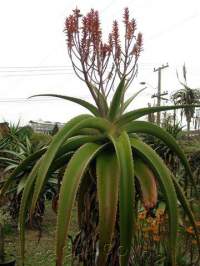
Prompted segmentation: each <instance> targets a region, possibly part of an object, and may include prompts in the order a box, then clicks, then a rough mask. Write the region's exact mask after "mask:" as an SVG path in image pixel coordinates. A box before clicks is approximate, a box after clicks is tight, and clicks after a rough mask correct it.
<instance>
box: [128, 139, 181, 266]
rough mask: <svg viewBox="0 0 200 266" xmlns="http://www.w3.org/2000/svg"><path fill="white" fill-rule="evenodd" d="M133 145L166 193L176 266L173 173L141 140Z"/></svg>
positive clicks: (175, 218)
mask: <svg viewBox="0 0 200 266" xmlns="http://www.w3.org/2000/svg"><path fill="white" fill-rule="evenodd" d="M131 145H132V146H133V148H134V150H135V151H137V152H138V153H139V156H141V158H142V159H143V160H144V161H146V163H147V164H148V165H149V167H150V168H151V169H152V170H153V171H154V172H155V174H156V177H157V180H158V182H159V184H160V187H161V189H162V191H163V193H164V196H165V200H166V203H167V207H168V213H169V252H170V254H171V256H170V257H171V265H172V266H175V265H176V242H177V228H178V207H177V196H176V192H175V188H174V185H173V181H172V178H171V173H170V171H169V170H168V168H167V167H166V165H165V164H164V162H163V161H162V159H161V158H160V157H159V156H158V155H157V154H156V152H155V151H154V150H153V149H152V148H151V147H150V146H148V145H146V144H145V143H144V142H142V141H141V140H139V139H135V138H132V139H131Z"/></svg>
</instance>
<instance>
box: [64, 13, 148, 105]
mask: <svg viewBox="0 0 200 266" xmlns="http://www.w3.org/2000/svg"><path fill="white" fill-rule="evenodd" d="M123 18H124V26H125V35H124V37H123V38H121V37H120V33H119V26H118V22H117V21H116V20H115V21H114V22H113V25H112V31H111V33H110V34H109V35H108V41H107V42H103V40H102V29H101V25H100V19H99V13H98V11H96V10H94V9H91V10H90V12H89V13H87V14H86V15H85V16H82V15H81V13H80V10H79V9H78V8H76V9H75V10H73V13H72V14H71V15H69V16H68V17H67V18H66V21H65V30H64V31H65V33H66V36H67V47H68V53H69V57H70V60H71V62H72V65H73V69H74V71H75V73H76V74H77V76H78V77H79V78H80V79H81V80H82V81H85V82H86V84H87V86H88V87H89V89H90V92H91V93H92V96H93V98H94V100H95V102H96V103H97V101H98V97H97V96H96V95H95V93H94V92H92V91H91V90H92V89H91V87H94V86H95V87H97V88H99V90H101V93H102V94H103V95H104V96H105V97H107V96H108V94H109V93H110V91H111V89H112V88H113V86H114V82H115V79H116V78H119V79H121V78H122V77H123V76H125V75H126V77H127V82H126V86H127V87H128V86H129V85H130V83H131V82H132V80H133V78H134V77H135V74H136V72H137V60H138V57H139V55H140V53H141V51H142V46H143V40H142V34H141V33H138V34H137V35H136V33H135V32H136V28H137V26H136V21H135V20H134V19H130V18H129V10H128V8H125V10H124V15H123ZM123 43H124V44H125V45H123ZM122 47H123V49H122ZM91 85H92V86H91ZM97 105H98V104H97Z"/></svg>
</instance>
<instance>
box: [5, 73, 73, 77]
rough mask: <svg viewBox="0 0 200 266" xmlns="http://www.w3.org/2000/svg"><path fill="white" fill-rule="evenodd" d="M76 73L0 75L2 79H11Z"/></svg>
mask: <svg viewBox="0 0 200 266" xmlns="http://www.w3.org/2000/svg"><path fill="white" fill-rule="evenodd" d="M73 74H74V72H61V73H59V72H57V73H35V74H29V73H27V74H8V75H5V74H4V75H0V77H4V78H9V77H36V76H56V75H73Z"/></svg>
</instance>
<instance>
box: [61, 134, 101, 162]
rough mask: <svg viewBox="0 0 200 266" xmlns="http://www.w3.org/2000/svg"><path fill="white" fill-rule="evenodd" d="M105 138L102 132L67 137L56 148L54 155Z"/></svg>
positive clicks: (98, 141)
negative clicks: (57, 148)
mask: <svg viewBox="0 0 200 266" xmlns="http://www.w3.org/2000/svg"><path fill="white" fill-rule="evenodd" d="M103 140H105V136H104V135H103V134H99V135H96V136H75V137H72V138H69V139H68V140H67V141H66V142H65V143H64V144H63V145H62V146H61V147H60V149H59V150H58V152H57V154H56V157H59V156H61V155H63V154H65V153H67V152H70V151H72V150H75V149H77V148H79V147H80V146H82V145H83V144H85V143H88V142H97V143H100V142H101V141H103Z"/></svg>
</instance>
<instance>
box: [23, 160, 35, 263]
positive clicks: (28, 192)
mask: <svg viewBox="0 0 200 266" xmlns="http://www.w3.org/2000/svg"><path fill="white" fill-rule="evenodd" d="M39 163H40V160H39V161H38V162H37V163H36V164H35V166H34V167H33V169H32V171H31V173H30V174H29V176H28V178H27V181H26V184H25V187H24V190H23V193H22V198H21V203H20V210H19V231H20V253H21V259H22V264H23V265H24V254H25V222H26V215H27V211H28V207H29V206H30V203H31V196H32V192H33V185H34V181H35V178H36V175H37V173H38V167H39Z"/></svg>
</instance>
